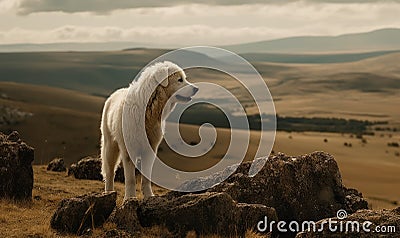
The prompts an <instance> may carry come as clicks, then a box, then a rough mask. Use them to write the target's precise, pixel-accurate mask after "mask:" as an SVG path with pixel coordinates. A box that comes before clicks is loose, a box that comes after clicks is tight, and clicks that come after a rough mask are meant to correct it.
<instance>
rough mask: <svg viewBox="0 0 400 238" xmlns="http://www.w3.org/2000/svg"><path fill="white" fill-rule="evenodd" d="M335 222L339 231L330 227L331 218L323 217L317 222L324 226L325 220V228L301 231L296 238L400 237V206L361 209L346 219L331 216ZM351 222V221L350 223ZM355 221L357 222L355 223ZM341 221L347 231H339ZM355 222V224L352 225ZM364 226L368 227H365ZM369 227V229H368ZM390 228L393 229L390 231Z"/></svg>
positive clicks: (318, 224) (317, 224)
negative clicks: (388, 208)
mask: <svg viewBox="0 0 400 238" xmlns="http://www.w3.org/2000/svg"><path fill="white" fill-rule="evenodd" d="M330 219H331V220H332V221H334V222H338V223H337V225H332V227H336V228H337V230H338V231H337V232H333V231H331V230H330V228H329V225H328V224H329V223H327V222H329V218H327V219H323V220H321V221H318V222H317V223H316V227H317V228H320V227H322V223H323V222H325V225H324V226H323V227H324V229H323V230H322V231H318V232H312V231H308V232H301V233H299V234H297V236H296V238H314V237H315V238H317V237H328V238H329V237H350V238H358V237H361V238H369V237H388V238H389V237H400V233H399V231H400V207H398V208H396V209H393V210H359V211H357V212H355V213H353V214H351V215H349V216H347V218H345V219H341V220H340V219H338V218H337V217H335V218H330ZM350 222H351V223H350ZM354 222H355V223H354ZM340 223H342V224H343V229H342V231H346V224H348V225H347V227H348V228H347V231H348V232H347V233H345V232H339V231H340V225H339V224H340ZM352 224H354V226H353V225H352ZM356 224H359V232H357V226H358V225H356ZM377 226H379V228H378V229H380V231H383V229H386V230H385V232H377V231H376V230H375V229H376V228H377ZM363 227H365V228H367V229H364V228H363ZM368 229H369V231H368ZM389 229H393V230H391V231H389Z"/></svg>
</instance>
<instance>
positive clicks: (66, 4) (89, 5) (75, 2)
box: [18, 0, 400, 14]
mask: <svg viewBox="0 0 400 238" xmlns="http://www.w3.org/2000/svg"><path fill="white" fill-rule="evenodd" d="M296 1H300V0H248V1H245V0H192V1H184V0H169V1H166V0H146V1H136V0H21V3H20V5H19V9H18V12H19V13H20V14H30V13H34V12H54V11H61V12H68V13H72V12H97V13H107V12H110V11H113V10H117V9H131V8H148V7H168V6H175V5H182V4H190V3H197V4H207V5H243V4H257V3H263V4H285V3H290V2H296ZM305 1H307V2H319V3H343V4H345V3H373V2H396V3H400V0H305Z"/></svg>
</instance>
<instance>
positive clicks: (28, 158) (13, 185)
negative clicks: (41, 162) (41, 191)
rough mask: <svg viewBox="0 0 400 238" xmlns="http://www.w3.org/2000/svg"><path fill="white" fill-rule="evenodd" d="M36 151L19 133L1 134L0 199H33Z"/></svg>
mask: <svg viewBox="0 0 400 238" xmlns="http://www.w3.org/2000/svg"><path fill="white" fill-rule="evenodd" d="M33 160H34V149H33V148H32V147H30V146H28V145H27V144H25V143H24V142H22V141H21V139H20V138H19V135H18V133H17V132H12V133H11V134H10V135H9V136H6V135H4V134H2V133H0V197H7V198H12V199H18V200H19V199H28V200H30V199H32V188H33V169H32V161H33Z"/></svg>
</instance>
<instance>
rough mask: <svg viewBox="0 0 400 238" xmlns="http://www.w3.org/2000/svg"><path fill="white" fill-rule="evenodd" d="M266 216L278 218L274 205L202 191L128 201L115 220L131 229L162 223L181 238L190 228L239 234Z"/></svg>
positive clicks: (242, 233) (251, 227)
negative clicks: (247, 202)
mask: <svg viewBox="0 0 400 238" xmlns="http://www.w3.org/2000/svg"><path fill="white" fill-rule="evenodd" d="M264 216H267V217H268V219H269V221H277V216H276V212H275V210H274V209H273V208H270V207H266V206H264V205H260V204H241V203H237V202H235V201H234V200H233V199H232V198H231V196H229V195H228V194H226V193H202V194H188V195H183V196H179V197H171V196H168V195H167V196H160V197H151V198H149V199H146V200H144V201H141V202H139V201H137V200H128V201H126V202H125V203H124V205H123V206H122V207H120V208H117V210H116V213H115V218H114V221H115V222H116V224H117V226H118V227H120V228H124V229H127V230H128V231H130V232H138V231H140V229H141V228H140V227H141V226H144V227H150V226H154V225H162V226H166V227H167V228H168V230H170V231H171V232H173V233H174V234H175V235H176V236H178V237H184V236H185V235H186V233H187V232H188V231H195V232H196V233H197V234H202V235H207V234H219V235H223V236H225V237H226V236H231V237H238V236H244V234H245V232H246V231H247V230H249V229H256V226H257V224H258V222H259V221H261V220H264ZM139 224H140V225H139Z"/></svg>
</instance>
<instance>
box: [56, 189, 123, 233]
mask: <svg viewBox="0 0 400 238" xmlns="http://www.w3.org/2000/svg"><path fill="white" fill-rule="evenodd" d="M116 199H117V193H116V192H109V193H92V194H85V195H82V196H78V197H74V198H68V199H63V200H62V201H61V202H60V204H59V205H58V208H57V210H56V211H55V212H54V214H53V216H52V218H51V221H50V226H51V228H53V229H55V230H57V231H59V232H67V233H73V234H77V235H81V234H83V233H84V232H85V231H88V229H91V230H93V228H94V227H98V226H101V225H102V224H103V223H104V222H105V221H106V220H107V218H108V217H109V216H110V214H111V212H112V211H113V209H114V208H115V205H116Z"/></svg>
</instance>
